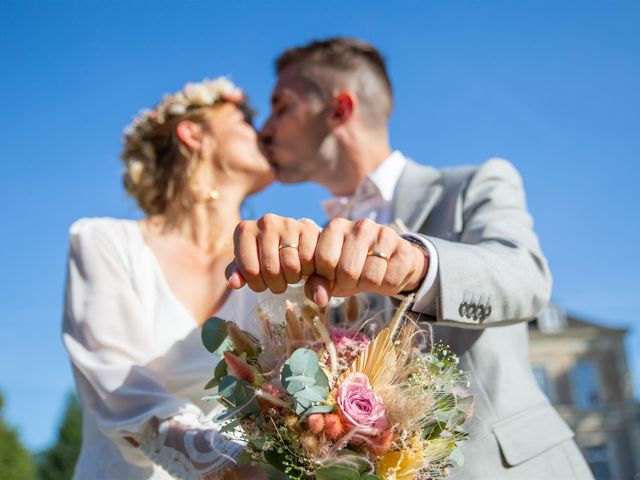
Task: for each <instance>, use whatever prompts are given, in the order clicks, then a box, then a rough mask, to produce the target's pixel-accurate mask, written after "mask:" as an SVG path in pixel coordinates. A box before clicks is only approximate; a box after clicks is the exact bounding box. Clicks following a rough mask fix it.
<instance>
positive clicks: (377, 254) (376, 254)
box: [367, 250, 389, 262]
mask: <svg viewBox="0 0 640 480" xmlns="http://www.w3.org/2000/svg"><path fill="white" fill-rule="evenodd" d="M367 257H378V258H381V259H382V260H384V261H385V262H388V261H389V255H387V254H386V253H382V252H379V251H377V250H372V251H370V252H369V253H367Z"/></svg>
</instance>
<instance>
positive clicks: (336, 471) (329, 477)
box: [316, 465, 360, 480]
mask: <svg viewBox="0 0 640 480" xmlns="http://www.w3.org/2000/svg"><path fill="white" fill-rule="evenodd" d="M316 480H360V472H359V471H357V470H355V469H353V468H350V467H345V466H343V465H329V466H327V467H320V468H318V469H316Z"/></svg>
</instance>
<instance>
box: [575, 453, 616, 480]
mask: <svg viewBox="0 0 640 480" xmlns="http://www.w3.org/2000/svg"><path fill="white" fill-rule="evenodd" d="M582 453H584V458H585V460H586V461H587V463H588V464H589V468H590V469H591V472H592V473H593V476H594V477H595V478H597V479H598V480H611V479H613V474H612V472H611V460H610V459H609V452H608V451H607V447H606V445H598V446H593V447H588V448H583V449H582Z"/></svg>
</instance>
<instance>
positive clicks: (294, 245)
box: [278, 242, 298, 250]
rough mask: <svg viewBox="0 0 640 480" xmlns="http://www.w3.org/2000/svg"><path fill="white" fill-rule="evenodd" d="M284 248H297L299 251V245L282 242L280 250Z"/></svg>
mask: <svg viewBox="0 0 640 480" xmlns="http://www.w3.org/2000/svg"><path fill="white" fill-rule="evenodd" d="M283 248H295V249H296V250H298V244H297V243H286V242H282V243H281V244H280V246H279V247H278V250H282V249H283Z"/></svg>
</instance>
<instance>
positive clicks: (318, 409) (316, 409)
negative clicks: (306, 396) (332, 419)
mask: <svg viewBox="0 0 640 480" xmlns="http://www.w3.org/2000/svg"><path fill="white" fill-rule="evenodd" d="M331 412H333V405H314V406H313V407H310V408H308V409H307V410H305V412H304V413H305V415H311V414H312V413H331Z"/></svg>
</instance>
